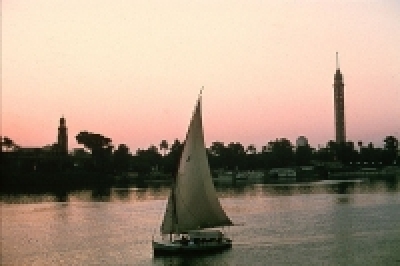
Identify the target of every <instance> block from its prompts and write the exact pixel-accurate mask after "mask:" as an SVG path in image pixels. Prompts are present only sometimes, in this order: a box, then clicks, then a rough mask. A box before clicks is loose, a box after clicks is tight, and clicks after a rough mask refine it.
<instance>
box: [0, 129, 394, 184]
mask: <svg viewBox="0 0 400 266" xmlns="http://www.w3.org/2000/svg"><path fill="white" fill-rule="evenodd" d="M1 140H2V141H1V145H2V152H1V176H2V177H1V190H3V191H16V190H29V189H32V188H35V189H38V188H39V189H43V190H51V189H57V188H61V189H81V188H94V187H95V188H102V187H110V186H115V185H124V182H128V179H127V178H124V177H126V176H127V173H133V172H134V173H136V175H135V178H136V180H137V181H145V180H149V179H152V178H153V179H154V178H164V179H168V178H171V176H173V175H174V173H176V171H177V166H178V161H179V157H180V154H181V151H182V148H183V144H182V142H180V141H179V140H178V139H175V140H174V141H173V143H171V144H169V143H168V142H167V141H166V140H162V141H161V142H160V144H159V145H158V146H155V145H150V146H149V148H147V149H138V150H137V151H136V153H135V154H132V152H131V151H130V150H129V147H128V146H127V145H125V144H119V145H118V146H117V147H116V148H115V147H114V145H113V144H112V140H111V139H110V138H108V137H105V136H103V135H101V134H97V133H91V132H87V131H82V132H80V133H79V134H78V135H76V141H77V143H78V144H82V145H83V148H80V149H75V150H74V152H73V153H71V154H65V153H62V152H59V150H58V149H56V147H54V145H53V146H49V147H44V148H31V149H26V148H25V149H24V148H21V147H19V146H18V145H17V144H15V143H14V142H13V141H12V140H11V139H10V138H8V137H2V139H1ZM383 144H384V145H383V146H384V147H383V148H377V147H374V145H373V144H372V143H369V144H367V145H363V143H362V142H358V143H357V147H356V145H355V144H354V143H353V142H351V141H350V142H347V143H343V144H337V143H335V142H334V141H329V142H328V143H327V144H326V146H325V147H319V148H318V149H315V148H313V147H310V146H309V145H305V146H299V147H297V148H295V147H294V145H293V144H292V143H291V142H290V141H289V140H288V139H285V138H281V139H276V140H273V141H270V142H268V143H267V144H266V145H265V146H262V148H261V150H257V149H256V147H255V146H254V145H249V146H247V147H245V146H243V145H242V144H241V143H239V142H231V143H229V144H225V143H223V142H218V141H217V142H213V143H212V145H211V146H210V147H209V148H208V149H207V152H208V159H209V163H210V166H211V169H212V170H213V171H253V170H256V171H268V170H269V169H271V168H279V167H296V166H307V165H314V166H315V165H319V166H320V167H322V170H321V171H322V172H324V171H327V170H329V169H326V168H327V167H328V166H327V165H328V163H330V162H336V163H340V164H341V168H342V169H346V170H349V169H351V170H356V169H358V168H361V167H364V168H365V167H374V168H383V167H385V166H389V165H393V164H396V163H397V164H398V163H399V157H398V140H397V139H396V138H395V137H394V136H387V137H386V138H385V139H384V140H383ZM125 185H126V184H125Z"/></svg>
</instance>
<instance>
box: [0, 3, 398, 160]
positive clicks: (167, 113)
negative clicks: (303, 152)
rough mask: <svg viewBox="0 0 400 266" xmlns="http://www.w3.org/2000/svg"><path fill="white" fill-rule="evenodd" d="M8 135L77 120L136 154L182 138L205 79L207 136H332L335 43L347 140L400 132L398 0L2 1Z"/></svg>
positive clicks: (38, 135) (21, 137)
mask: <svg viewBox="0 0 400 266" xmlns="http://www.w3.org/2000/svg"><path fill="white" fill-rule="evenodd" d="M1 19H2V31H1V34H2V36H1V43H2V51H1V63H2V70H1V71H2V76H1V135H2V136H7V137H9V138H11V139H12V140H14V142H15V143H17V144H18V145H20V146H30V147H32V146H35V147H41V146H44V145H47V144H52V143H54V142H56V140H57V128H58V125H59V119H60V118H61V117H62V116H64V117H65V119H66V123H67V127H68V138H69V148H70V149H72V148H76V147H81V145H79V144H77V143H76V140H75V136H76V135H77V134H78V133H79V132H80V131H83V130H87V131H90V132H94V133H99V134H102V135H104V136H106V137H109V138H111V139H112V141H113V144H114V145H115V146H118V145H119V144H126V145H128V147H129V148H130V149H131V151H132V152H135V151H136V150H137V149H138V148H141V149H145V148H148V147H149V146H150V145H152V144H154V145H156V146H158V145H159V143H160V141H161V140H163V139H165V140H167V141H168V142H169V143H172V141H173V140H174V139H175V138H178V139H179V140H181V141H183V139H184V137H185V134H186V131H187V127H188V124H189V121H190V118H191V115H192V112H193V109H194V107H195V103H196V100H197V97H198V94H199V91H200V89H201V87H202V86H204V91H203V96H202V104H203V106H202V109H203V125H204V134H205V140H206V145H207V146H209V145H211V143H212V142H214V141H222V142H224V143H226V144H228V143H229V142H240V143H242V144H243V145H245V146H247V145H249V144H254V145H256V147H257V148H258V150H260V149H261V146H263V145H266V144H267V143H268V142H269V141H271V140H275V139H276V138H287V139H289V140H290V141H291V142H292V143H293V144H294V143H295V142H296V139H297V138H298V137H299V136H306V137H307V138H308V140H309V143H310V145H311V146H313V147H315V148H317V147H318V145H322V146H324V145H326V143H327V142H328V141H329V140H333V139H334V138H335V135H334V110H333V87H332V85H333V78H334V73H335V70H336V52H338V53H339V65H340V69H341V71H342V73H343V79H344V84H345V92H344V99H345V120H346V135H347V140H350V141H354V142H355V143H357V142H358V141H359V140H361V141H363V142H364V143H369V142H373V143H374V144H375V145H377V146H382V145H383V139H384V138H385V137H386V136H388V135H393V136H395V137H397V138H398V139H400V49H399V47H400V27H399V21H400V2H399V1H397V0H392V1H390V0H388V1H347V0H336V1H334V0H332V1H330V0H326V1H268V0H265V1H257V0H254V1H241V0H230V1H226V0H212V1H211V0H202V1H183V0H182V1H175V0H172V1H152V0H149V1H136V0H126V1H122V0H121V1H105V0H93V1H91V0H88V1H80V0H68V1H64V0H62V1H61V0H35V1H28V0H26V1H20V0H3V1H2V2H1Z"/></svg>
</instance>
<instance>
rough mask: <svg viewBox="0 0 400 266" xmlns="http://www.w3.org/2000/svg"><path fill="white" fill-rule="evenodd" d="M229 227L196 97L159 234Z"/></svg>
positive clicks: (229, 221)
mask: <svg viewBox="0 0 400 266" xmlns="http://www.w3.org/2000/svg"><path fill="white" fill-rule="evenodd" d="M227 225H232V222H231V220H230V219H229V218H228V216H227V215H226V214H225V212H224V210H223V209H222V207H221V204H220V202H219V200H218V198H217V193H216V191H215V188H214V184H213V182H212V178H211V171H210V167H209V164H208V160H207V153H206V148H205V143H204V135H203V125H202V118H201V98H199V100H198V102H197V105H196V109H195V111H194V114H193V117H192V120H191V122H190V125H189V130H188V132H187V135H186V139H185V142H184V148H183V152H182V156H181V159H180V163H179V170H178V174H177V176H176V179H175V182H174V183H173V188H172V191H171V195H170V197H169V198H168V203H167V209H166V212H165V215H164V220H163V223H162V225H161V233H163V234H168V233H184V232H188V231H190V230H196V229H202V228H211V227H218V226H227Z"/></svg>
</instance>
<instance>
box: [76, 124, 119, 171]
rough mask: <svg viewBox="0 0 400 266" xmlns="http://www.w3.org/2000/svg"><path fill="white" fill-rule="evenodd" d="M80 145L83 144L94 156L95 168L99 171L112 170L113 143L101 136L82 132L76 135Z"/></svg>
mask: <svg viewBox="0 0 400 266" xmlns="http://www.w3.org/2000/svg"><path fill="white" fill-rule="evenodd" d="M75 138H76V141H77V142H78V144H83V145H84V146H85V148H87V149H89V150H90V152H91V154H92V159H93V164H94V168H95V169H97V170H110V163H111V155H112V150H113V145H112V143H111V142H112V141H111V139H110V138H107V137H105V136H103V135H101V134H97V133H92V132H87V131H81V132H79V134H78V135H76V137H75Z"/></svg>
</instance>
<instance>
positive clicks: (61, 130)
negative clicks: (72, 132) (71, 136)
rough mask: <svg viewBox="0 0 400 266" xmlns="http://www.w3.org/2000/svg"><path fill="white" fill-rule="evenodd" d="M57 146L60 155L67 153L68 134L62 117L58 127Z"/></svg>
mask: <svg viewBox="0 0 400 266" xmlns="http://www.w3.org/2000/svg"><path fill="white" fill-rule="evenodd" d="M57 144H58V148H59V152H60V153H61V154H67V153H68V134H67V126H66V125H65V118H64V116H63V117H61V118H60V126H59V127H58V137H57Z"/></svg>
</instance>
